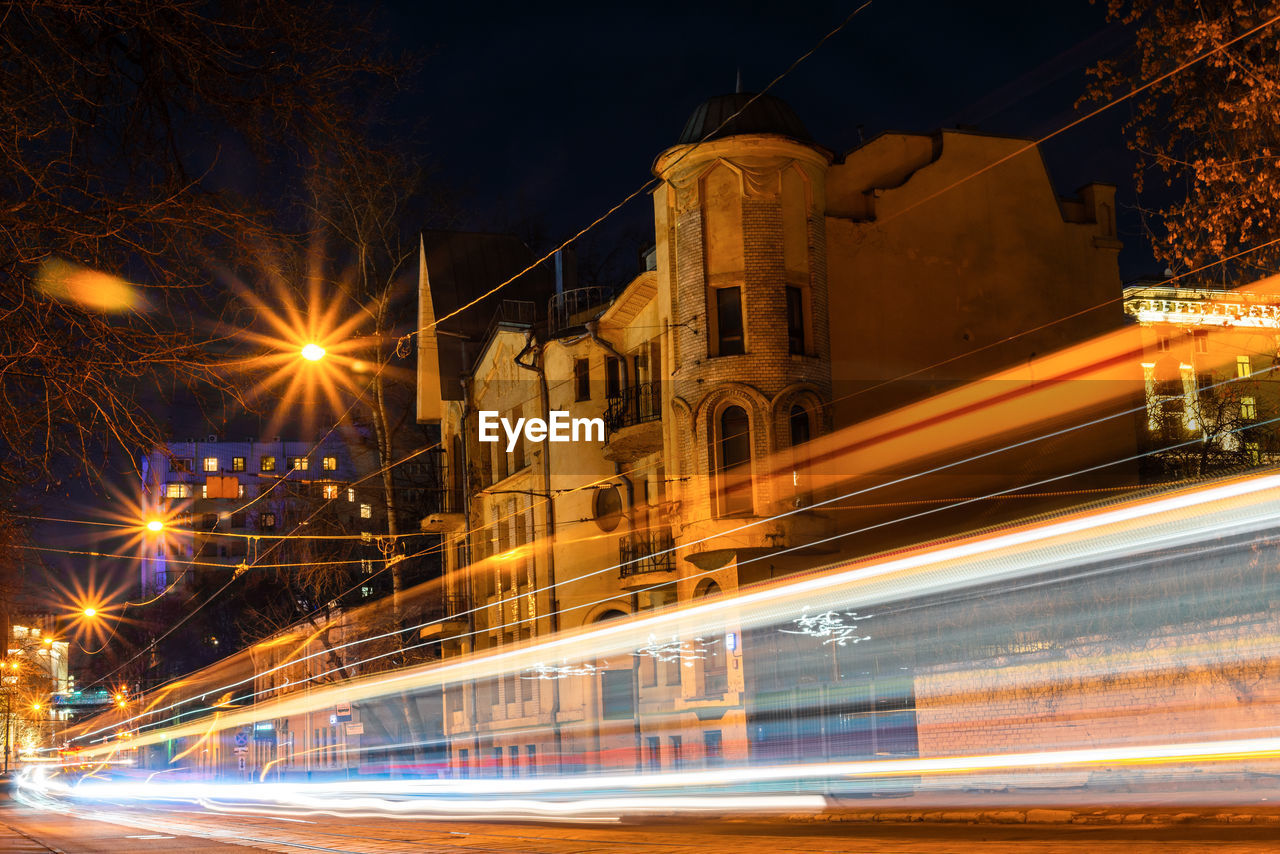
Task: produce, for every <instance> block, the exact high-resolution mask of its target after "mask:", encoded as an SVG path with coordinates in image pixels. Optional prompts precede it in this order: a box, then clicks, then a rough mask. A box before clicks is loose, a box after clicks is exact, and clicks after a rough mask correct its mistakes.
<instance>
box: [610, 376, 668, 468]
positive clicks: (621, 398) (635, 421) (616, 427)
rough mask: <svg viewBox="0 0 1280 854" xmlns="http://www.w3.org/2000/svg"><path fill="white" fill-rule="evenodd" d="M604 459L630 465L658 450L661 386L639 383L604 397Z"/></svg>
mask: <svg viewBox="0 0 1280 854" xmlns="http://www.w3.org/2000/svg"><path fill="white" fill-rule="evenodd" d="M604 424H605V429H607V430H608V431H609V440H608V443H607V447H606V448H605V453H604V456H605V459H607V460H613V461H616V462H634V461H635V460H637V459H639V458H640V457H643V456H645V455H646V454H652V453H653V452H654V451H658V450H661V448H662V384H661V383H639V384H637V385H633V386H631V387H630V388H625V389H623V390H622V392H621V393H620V394H618V395H614V396H611V397H609V398H608V408H607V409H605V412H604Z"/></svg>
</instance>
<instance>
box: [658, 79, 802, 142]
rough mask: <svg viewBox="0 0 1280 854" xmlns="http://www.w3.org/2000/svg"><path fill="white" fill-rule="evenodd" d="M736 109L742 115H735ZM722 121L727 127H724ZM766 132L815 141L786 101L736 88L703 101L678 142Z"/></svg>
mask: <svg viewBox="0 0 1280 854" xmlns="http://www.w3.org/2000/svg"><path fill="white" fill-rule="evenodd" d="M753 99H754V100H753ZM739 111H741V112H740V113H739ZM735 113H738V115H734V114H735ZM731 116H732V118H730V117H731ZM722 124H723V125H724V127H720V126H721V125H722ZM763 133H769V134H778V135H780V136H787V137H790V138H792V139H794V140H798V141H799V142H807V143H812V142H813V137H811V136H809V131H808V130H806V129H805V126H804V123H803V122H801V121H800V117H799V116H797V115H796V113H795V110H793V109H791V107H790V106H789V105H788V104H787V102H786V101H783V100H782V99H781V98H775V97H774V96H773V95H757V94H753V93H751V92H734V93H733V94H730V95H716V96H715V97H713V98H708V99H707V100H706V101H703V102H702V103H701V104H699V105H698V108H697V109H695V110H694V111H693V115H691V116H690V117H689V121H687V122H685V126H684V131H683V132H682V133H681V134H680V139H679V140H678V141H677V144H678V145H687V144H691V143H695V142H699V141H701V140H702V139H703V138H704V137H705V138H707V139H722V138H724V137H726V136H739V135H742V134H763ZM708 134H710V136H708Z"/></svg>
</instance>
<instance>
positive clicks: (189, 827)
mask: <svg viewBox="0 0 1280 854" xmlns="http://www.w3.org/2000/svg"><path fill="white" fill-rule="evenodd" d="M90 815H94V816H97V818H96V819H95V818H90V817H89V816H90ZM1278 848H1280V830H1278V829H1276V828H1264V827H1230V826H1220V827H1133V828H1128V827H1117V828H1108V827H1054V826H1045V827H1030V826H1020V827H975V826H954V825H952V826H948V825H927V826H922V825H898V826H884V825H881V826H875V825H853V824H828V823H790V822H786V821H782V820H779V821H776V822H755V823H728V822H717V821H694V820H690V821H672V820H669V819H668V820H657V821H645V822H642V823H633V824H625V825H619V824H610V825H603V826H602V825H580V824H533V823H530V824H498V823H493V824H484V823H477V822H458V823H452V822H438V821H420V820H408V821H395V820H389V819H387V818H385V817H378V818H365V819H353V818H350V817H343V818H333V817H326V816H314V815H313V816H308V817H307V818H306V819H300V818H283V817H277V816H263V815H247V814H242V813H231V814H213V813H205V812H199V811H188V810H177V809H153V808H148V809H136V808H128V809H125V808H123V807H118V806H106V807H104V808H103V810H102V811H98V812H93V813H90V812H89V811H77V812H76V813H75V814H73V815H68V814H63V813H59V812H50V811H45V810H36V809H32V808H30V807H26V806H24V805H22V804H19V803H16V802H14V801H12V800H10V799H8V798H7V797H6V798H5V799H4V800H2V801H0V851H4V852H7V854H8V853H9V852H12V854H36V852H62V854H97V852H103V854H125V853H126V852H134V851H137V852H144V851H145V852H147V854H165V852H183V854H186V852H206V851H219V852H223V851H227V852H229V851H239V852H243V851H245V850H258V851H275V852H290V854H300V852H316V851H325V852H344V854H345V853H346V852H361V854H365V853H366V852H367V853H368V854H375V853H376V854H387V852H400V851H423V852H434V853H435V854H492V852H519V854H562V852H565V853H567V852H572V854H606V852H608V853H609V854H612V852H627V854H755V852H760V854H828V852H830V854H917V853H918V852H928V854H974V852H981V854H1015V852H1028V851H1035V852H1046V854H1134V852H1145V851H1150V852H1160V854H1183V852H1186V854H1192V852H1203V851H1205V850H1206V849H1212V850H1213V851H1214V852H1215V854H1231V852H1250V854H1255V852H1256V854H1261V852H1274V851H1276V850H1277V849H1278Z"/></svg>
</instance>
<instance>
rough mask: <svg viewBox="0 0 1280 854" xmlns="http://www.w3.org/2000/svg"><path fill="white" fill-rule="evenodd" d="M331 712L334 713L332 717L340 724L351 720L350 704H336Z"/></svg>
mask: <svg viewBox="0 0 1280 854" xmlns="http://www.w3.org/2000/svg"><path fill="white" fill-rule="evenodd" d="M333 710H334V712H336V714H335V715H334V717H335V718H337V719H338V721H339V722H340V723H345V722H346V721H349V720H351V704H350V703H338V704H337V705H336V706H334V709H333Z"/></svg>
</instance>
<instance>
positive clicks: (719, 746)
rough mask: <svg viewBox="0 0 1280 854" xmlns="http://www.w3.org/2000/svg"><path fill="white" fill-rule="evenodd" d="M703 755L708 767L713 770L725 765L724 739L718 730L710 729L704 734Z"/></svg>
mask: <svg viewBox="0 0 1280 854" xmlns="http://www.w3.org/2000/svg"><path fill="white" fill-rule="evenodd" d="M702 748H703V754H704V756H705V757H706V760H707V767H708V768H713V767H716V766H720V765H723V764H724V739H723V737H722V735H721V731H720V730H718V729H709V730H707V731H706V732H704V733H703V734H702Z"/></svg>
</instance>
